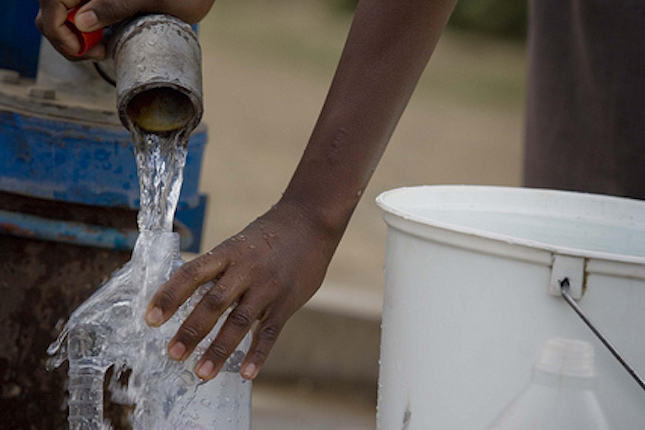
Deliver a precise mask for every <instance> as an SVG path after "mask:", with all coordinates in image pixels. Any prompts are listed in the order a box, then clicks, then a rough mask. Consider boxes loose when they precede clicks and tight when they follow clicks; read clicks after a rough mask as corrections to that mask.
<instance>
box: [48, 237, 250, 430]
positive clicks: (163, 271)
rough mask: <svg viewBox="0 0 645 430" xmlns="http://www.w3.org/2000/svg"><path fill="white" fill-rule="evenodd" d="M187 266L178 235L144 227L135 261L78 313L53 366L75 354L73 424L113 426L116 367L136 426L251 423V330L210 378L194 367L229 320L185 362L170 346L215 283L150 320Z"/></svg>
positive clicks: (197, 429) (235, 428)
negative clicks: (109, 410)
mask: <svg viewBox="0 0 645 430" xmlns="http://www.w3.org/2000/svg"><path fill="white" fill-rule="evenodd" d="M181 264H182V260H181V258H180V254H179V237H178V235H177V234H176V233H168V232H150V231H144V232H141V234H140V235H139V238H138V240H137V243H136V245H135V248H134V251H133V254H132V259H131V260H130V262H128V263H127V264H126V265H125V266H124V267H123V268H122V269H120V270H119V271H117V272H115V274H114V275H113V277H112V278H111V279H110V281H108V282H107V283H106V284H105V285H103V286H102V287H101V288H100V289H99V290H98V291H97V292H96V293H95V294H94V295H93V296H92V297H90V298H89V299H88V300H87V301H86V302H85V303H83V304H82V305H81V306H80V307H79V308H78V309H77V310H76V311H75V312H74V313H73V314H72V316H71V317H70V319H69V321H68V323H67V325H66V326H65V329H64V330H63V333H61V336H60V337H59V339H58V340H57V342H55V343H54V344H52V346H51V347H50V350H49V352H50V354H55V356H54V358H53V359H52V360H51V363H50V364H51V365H52V366H53V367H56V366H58V365H60V364H62V362H63V361H65V359H68V360H69V407H70V408H69V409H70V410H69V426H70V430H103V429H107V428H109V425H108V424H107V423H104V419H103V397H104V396H103V383H104V377H105V374H106V371H107V370H108V368H110V367H112V366H113V367H114V372H113V379H112V381H111V382H110V384H109V385H108V387H109V389H110V390H111V391H112V400H113V401H118V402H119V403H123V404H129V405H134V406H135V408H134V412H133V414H132V416H131V420H130V421H131V423H132V427H133V429H134V430H149V429H155V430H214V429H217V430H249V429H250V427H251V424H250V414H251V382H247V381H245V380H244V379H243V378H242V376H241V375H240V373H239V370H240V365H241V363H242V360H243V359H244V356H245V354H246V352H247V351H248V349H249V346H250V342H251V339H250V335H247V336H246V337H245V338H244V340H243V341H242V342H241V343H240V345H238V347H237V349H236V351H235V352H234V353H233V354H232V355H231V357H230V358H229V359H228V360H227V362H226V364H225V366H224V368H223V369H222V371H221V372H220V373H219V374H218V376H217V377H216V378H215V379H213V380H212V381H208V382H204V381H202V380H200V379H199V378H198V377H197V376H196V375H195V372H194V367H195V364H196V363H197V360H199V358H200V356H201V354H203V352H204V350H205V349H206V348H207V347H208V345H209V344H210V343H211V342H212V341H213V339H214V338H215V336H216V334H217V332H218V331H219V328H220V327H221V325H222V324H223V321H224V319H225V318H220V321H219V322H218V324H217V325H216V326H215V328H214V329H213V331H211V333H210V334H209V335H208V336H207V337H206V338H205V339H204V340H203V341H202V342H201V343H200V344H199V345H198V347H197V348H196V350H195V352H193V354H192V355H191V357H190V358H189V359H188V360H186V361H185V362H176V361H174V360H171V359H170V358H169V357H168V354H167V351H166V346H167V345H168V341H169V340H170V339H171V338H172V336H174V334H175V333H176V331H177V329H178V328H179V326H180V324H181V322H182V321H183V320H184V319H185V318H186V317H187V316H188V315H189V314H190V311H191V310H192V309H193V308H194V306H195V304H196V303H197V302H198V301H199V300H200V299H201V297H202V296H203V294H204V293H205V292H206V291H207V290H208V289H209V288H210V285H204V286H202V287H200V289H199V291H198V292H197V293H196V294H195V295H193V297H191V298H190V299H189V300H188V301H187V302H186V303H185V304H184V305H183V306H182V307H181V308H180V309H179V310H178V311H177V313H176V314H175V316H173V318H171V319H170V320H169V321H168V322H167V323H166V324H164V325H163V326H161V327H160V328H150V327H148V326H147V325H146V324H145V322H144V319H143V313H144V310H145V306H146V304H147V303H148V301H149V300H150V297H151V296H152V294H153V293H154V292H155V291H156V290H157V288H158V287H159V286H160V285H161V284H163V283H164V282H165V281H166V280H167V279H168V278H169V277H170V275H171V273H172V272H173V271H174V270H176V269H177V268H178V267H179V266H180V265H181ZM125 370H131V373H130V374H129V378H128V381H127V386H125V387H124V386H123V385H122V384H118V383H116V382H115V381H116V380H119V378H120V377H121V376H122V375H124V373H123V372H124V371H125Z"/></svg>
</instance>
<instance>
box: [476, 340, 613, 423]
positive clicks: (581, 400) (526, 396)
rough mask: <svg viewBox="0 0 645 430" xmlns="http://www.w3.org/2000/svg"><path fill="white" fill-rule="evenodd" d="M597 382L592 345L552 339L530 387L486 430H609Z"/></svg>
mask: <svg viewBox="0 0 645 430" xmlns="http://www.w3.org/2000/svg"><path fill="white" fill-rule="evenodd" d="M596 380H597V378H596V371H595V367H594V350H593V346H592V345H591V344H589V343H587V342H583V341H580V340H573V339H562V338H553V339H549V340H547V341H546V343H545V345H544V347H543V349H542V353H541V356H540V359H539V360H538V362H537V363H536V364H535V366H534V368H533V375H532V378H531V382H530V383H529V385H528V386H527V387H526V388H525V389H524V390H523V391H522V392H521V393H520V394H519V395H518V396H517V397H516V398H515V399H514V400H513V401H512V402H511V403H510V404H509V405H508V406H507V407H506V408H505V409H504V410H503V411H502V413H501V414H500V415H499V416H498V417H497V418H496V419H495V421H494V422H493V423H492V424H491V425H490V426H489V427H488V428H487V430H528V429H531V430H609V429H610V427H609V425H608V424H607V420H606V418H605V416H604V414H603V411H602V409H601V407H600V404H599V402H598V399H597V398H596V394H595V390H596Z"/></svg>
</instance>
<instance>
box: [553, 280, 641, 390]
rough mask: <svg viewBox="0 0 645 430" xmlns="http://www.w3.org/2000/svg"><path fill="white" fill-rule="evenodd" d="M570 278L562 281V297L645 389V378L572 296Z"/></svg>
mask: <svg viewBox="0 0 645 430" xmlns="http://www.w3.org/2000/svg"><path fill="white" fill-rule="evenodd" d="M569 288H570V285H569V278H564V279H563V280H561V281H560V293H561V294H562V297H563V298H564V300H565V301H566V302H567V303H568V304H569V306H571V308H572V309H573V310H574V311H575V312H576V313H577V314H578V316H579V317H580V318H582V321H584V323H585V324H587V326H588V327H589V328H590V329H591V331H592V332H593V333H594V334H595V335H596V336H597V337H598V339H600V341H601V342H602V344H603V345H605V347H607V349H608V350H609V352H611V354H612V355H613V356H614V357H615V358H616V360H618V362H619V363H620V364H621V365H622V366H623V367H624V368H625V370H626V371H627V373H629V374H630V375H631V377H632V378H634V380H635V381H636V383H637V384H638V385H640V387H641V388H642V389H643V390H645V380H643V378H641V377H640V375H639V374H638V373H637V372H636V370H635V369H634V368H633V367H632V366H631V365H630V364H629V363H627V361H626V360H625V359H624V358H623V357H622V355H621V354H620V353H619V352H618V350H617V349H616V347H615V346H614V345H612V344H611V342H609V340H608V339H607V338H606V337H605V336H604V335H603V334H602V333H601V332H600V330H598V328H597V327H596V326H595V325H594V324H593V323H592V322H591V320H590V319H589V317H588V316H587V315H586V314H585V313H584V311H583V310H582V308H581V307H580V306H579V305H578V304H577V303H576V302H575V300H574V299H573V298H572V297H571V295H570V294H569Z"/></svg>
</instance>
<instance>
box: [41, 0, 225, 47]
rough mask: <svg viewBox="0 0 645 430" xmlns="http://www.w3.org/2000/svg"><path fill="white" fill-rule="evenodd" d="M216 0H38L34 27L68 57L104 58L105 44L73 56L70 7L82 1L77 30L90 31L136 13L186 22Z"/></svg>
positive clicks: (74, 41)
mask: <svg viewBox="0 0 645 430" xmlns="http://www.w3.org/2000/svg"><path fill="white" fill-rule="evenodd" d="M214 1H215V0H184V1H175V0H91V1H89V2H87V3H86V4H84V5H83V3H84V2H83V0H39V3H40V10H39V11H38V16H37V17H36V27H38V29H39V30H40V32H41V33H43V35H44V36H45V37H47V39H49V41H50V42H51V44H52V46H53V47H54V48H55V49H56V50H58V51H59V52H60V53H61V54H63V55H64V56H65V57H66V58H68V59H69V60H86V59H94V60H100V59H103V58H104V57H105V55H106V49H105V45H103V44H99V45H96V46H94V47H93V48H91V49H90V50H89V51H87V53H85V55H82V56H76V53H78V52H79V50H80V43H79V41H78V38H77V36H76V35H74V32H73V31H72V30H71V29H70V28H69V27H68V26H67V25H66V23H65V22H66V19H67V14H68V12H69V10H71V9H73V8H75V7H77V6H80V5H83V6H82V7H81V8H80V10H79V11H78V13H77V14H76V16H75V18H74V24H75V25H76V27H77V28H78V30H80V31H82V32H84V33H89V32H93V31H96V30H100V29H102V28H104V27H108V26H110V25H113V24H116V23H118V22H120V21H123V20H124V19H127V18H129V17H131V16H133V15H135V14H138V13H164V14H169V15H173V16H176V17H177V18H179V19H182V20H184V21H186V22H188V23H191V24H194V23H196V22H198V21H200V20H201V19H202V18H203V17H204V16H206V14H207V13H208V11H209V10H210V8H211V6H212V4H213V2H214Z"/></svg>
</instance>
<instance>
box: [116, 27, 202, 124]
mask: <svg viewBox="0 0 645 430" xmlns="http://www.w3.org/2000/svg"><path fill="white" fill-rule="evenodd" d="M108 46H109V50H110V55H111V57H112V58H113V59H114V66H115V74H116V87H117V88H116V93H117V111H118V114H119V118H120V119H121V122H123V124H124V125H125V126H126V128H128V129H129V130H131V131H133V130H134V129H135V128H140V129H143V130H145V131H149V132H155V133H161V132H171V131H177V130H181V131H186V132H188V133H189V132H191V131H192V130H193V129H195V127H197V125H198V124H199V122H200V120H201V117H202V114H203V111H204V108H203V93H202V68H201V48H200V46H199V41H198V40H197V35H196V34H195V32H194V31H193V29H192V28H191V27H190V25H188V24H187V23H185V22H183V21H181V20H179V19H177V18H175V17H172V16H169V15H145V16H140V17H136V18H133V19H131V20H129V21H127V22H125V23H122V24H120V25H119V26H117V27H116V28H115V29H114V32H113V34H112V35H111V36H110V41H109V43H108Z"/></svg>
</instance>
